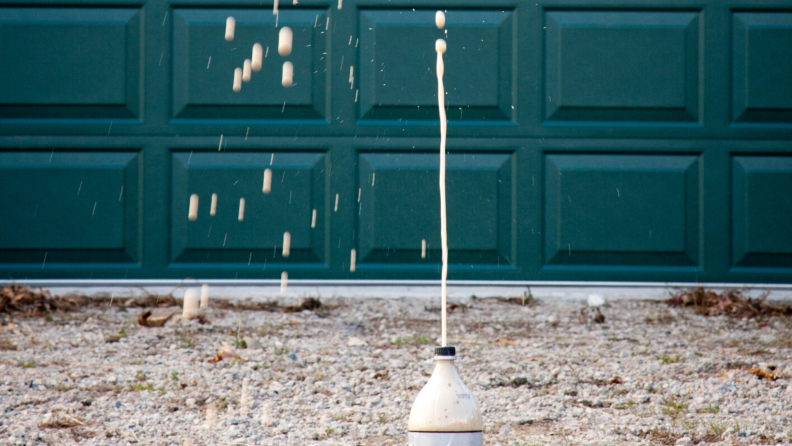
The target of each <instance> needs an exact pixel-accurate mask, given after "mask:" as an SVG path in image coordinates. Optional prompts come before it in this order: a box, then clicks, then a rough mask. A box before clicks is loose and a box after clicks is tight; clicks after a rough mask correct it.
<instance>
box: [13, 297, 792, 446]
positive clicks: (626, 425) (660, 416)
mask: <svg viewBox="0 0 792 446" xmlns="http://www.w3.org/2000/svg"><path fill="white" fill-rule="evenodd" d="M288 303H292V304H293V303H294V302H288ZM323 303H324V305H323V306H322V307H321V308H320V309H318V310H315V311H308V310H306V311H303V312H301V313H283V312H266V311H234V310H217V309H215V310H211V311H210V312H209V313H208V315H207V319H208V322H207V323H205V324H201V323H199V322H198V321H195V320H194V321H190V322H187V323H183V322H181V321H175V320H171V321H170V322H168V323H167V324H166V325H165V326H164V327H158V328H149V327H140V326H138V325H137V319H138V316H139V314H140V313H141V312H142V311H144V310H142V309H138V308H129V309H119V308H118V307H113V308H109V307H108V308H89V309H85V310H83V311H81V312H79V313H61V314H54V315H52V317H50V318H47V319H44V318H15V319H13V325H12V324H10V323H9V320H8V319H3V321H4V326H3V327H2V331H0V442H5V443H7V444H28V445H32V444H45V443H48V444H59V445H66V444H78V443H79V444H96V445H99V444H102V445H104V444H108V445H109V444H131V443H143V444H152V445H165V444H169V445H172V444H175V445H186V444H192V445H218V444H262V445H263V444H273V445H292V444H293V445H332V444H343V445H396V444H398V445H404V444H406V437H407V432H406V427H407V418H408V414H409V411H410V407H411V405H412V401H413V399H414V398H415V396H416V395H417V392H418V391H419V390H420V389H421V387H422V386H423V385H424V383H425V382H426V381H427V379H428V376H429V375H430V373H431V371H432V366H433V362H432V347H433V346H434V345H435V343H436V338H437V336H438V334H439V333H438V332H439V313H438V312H437V308H436V306H437V302H436V301H428V300H422V299H387V300H386V299H366V300H349V299H347V300H345V299H334V300H329V301H325V302H323ZM456 303H457V304H462V306H460V307H457V308H456V309H455V310H454V311H452V312H451V313H450V314H449V338H450V339H451V341H452V344H453V345H456V346H457V352H458V353H457V355H458V356H457V367H458V369H459V371H460V374H461V376H462V378H463V380H464V381H465V382H466V383H467V384H468V386H469V387H470V388H471V390H473V392H474V393H475V395H476V397H477V398H478V401H479V404H480V406H481V409H482V412H483V414H484V420H485V434H484V438H485V444H487V445H514V446H521V445H550V444H558V445H585V444H591V445H614V444H672V445H673V444H678V445H689V444H704V443H706V444H715V443H718V444H776V443H782V444H790V441H792V386H790V381H789V378H787V377H786V375H792V365H790V358H791V357H792V321H790V320H789V319H779V318H773V319H765V320H763V321H757V320H740V319H733V318H726V317H709V318H705V317H703V316H698V315H695V314H694V313H693V312H691V311H687V310H685V309H673V308H670V307H667V306H666V305H664V304H662V303H657V302H641V301H615V302H609V303H607V304H606V305H605V306H603V307H601V314H602V315H603V316H604V318H605V321H604V323H596V322H594V320H595V319H596V316H597V312H596V311H595V309H590V308H588V309H587V308H586V306H585V305H586V304H585V303H580V302H568V301H567V302H563V301H544V302H536V303H535V304H534V305H526V306H522V305H519V304H513V303H506V302H500V301H496V300H482V299H470V300H466V301H460V302H456ZM433 306H434V307H435V308H432V307H433ZM465 306H466V307H465ZM238 330H239V331H240V332H241V337H242V339H245V340H246V344H247V348H242V347H241V345H240V344H241V342H239V338H238V337H237V336H236V333H237V331H238ZM113 336H116V337H113ZM116 339H118V341H117V342H108V340H109V341H113V340H116ZM223 342H227V343H229V344H230V345H231V346H232V347H233V348H234V350H235V353H236V354H238V355H239V356H240V359H236V360H234V359H228V358H226V359H223V360H221V361H219V362H217V363H215V364H212V363H209V362H208V360H209V359H212V358H214V357H215V356H216V354H217V353H218V350H219V349H220V347H221V345H222V343H223ZM235 344H236V345H237V346H236V347H234V345H235ZM771 365H774V366H777V369H776V370H775V372H776V373H779V374H781V375H784V376H781V377H779V378H778V379H776V380H769V379H760V378H758V377H757V376H754V375H753V374H751V373H750V372H749V368H751V367H752V366H759V367H762V366H764V367H768V366H771ZM213 415H214V416H213Z"/></svg>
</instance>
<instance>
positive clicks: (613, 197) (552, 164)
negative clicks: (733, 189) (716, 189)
mask: <svg viewBox="0 0 792 446" xmlns="http://www.w3.org/2000/svg"><path fill="white" fill-rule="evenodd" d="M545 164H546V174H545V181H546V192H545V193H546V198H545V200H546V201H545V203H546V214H545V216H546V217H545V218H546V220H545V221H546V223H545V256H546V258H545V262H546V266H545V268H554V267H557V266H561V265H563V266H565V267H569V268H575V267H577V268H582V269H589V268H606V267H613V266H618V267H619V268H644V269H647V268H668V267H678V268H679V267H683V268H688V269H692V268H696V267H697V266H698V264H699V258H700V244H699V240H700V238H701V235H700V233H699V232H700V229H699V228H700V227H701V222H700V217H701V216H700V212H699V209H700V207H701V201H702V192H701V189H702V183H701V181H700V178H701V174H700V172H699V170H700V163H699V160H698V158H697V157H695V156H678V155H549V156H547V159H546V160H545Z"/></svg>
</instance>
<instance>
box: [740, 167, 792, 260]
mask: <svg viewBox="0 0 792 446" xmlns="http://www.w3.org/2000/svg"><path fill="white" fill-rule="evenodd" d="M732 169H733V170H732V176H733V191H732V194H733V199H732V200H733V201H732V212H733V228H732V237H733V243H734V246H733V250H732V252H733V254H732V255H733V266H735V267H752V268H792V230H790V229H791V228H792V223H791V222H792V201H790V197H792V158H790V157H788V156H736V157H734V158H733V160H732Z"/></svg>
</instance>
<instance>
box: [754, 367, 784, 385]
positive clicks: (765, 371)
mask: <svg viewBox="0 0 792 446" xmlns="http://www.w3.org/2000/svg"><path fill="white" fill-rule="evenodd" d="M748 373H750V374H752V375H756V376H757V377H758V378H759V379H766V380H768V381H775V380H776V379H778V378H781V375H780V374H779V373H778V370H777V369H776V366H774V365H769V366H767V367H751V368H750V369H749V370H748Z"/></svg>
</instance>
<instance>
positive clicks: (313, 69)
mask: <svg viewBox="0 0 792 446" xmlns="http://www.w3.org/2000/svg"><path fill="white" fill-rule="evenodd" d="M173 15H174V20H173V66H174V71H173V119H174V121H173V123H174V124H187V123H193V124H205V123H209V122H225V123H236V124H240V125H242V124H245V125H248V124H250V123H256V122H258V123H261V122H262V121H263V122H268V121H270V122H271V121H275V122H274V123H277V121H284V120H301V121H308V122H303V123H304V124H308V123H313V124H317V123H318V124H324V125H327V122H326V119H327V118H326V117H327V113H328V112H327V110H326V108H327V106H328V105H329V104H328V103H327V99H326V96H327V94H326V89H327V83H326V78H327V74H326V69H325V68H326V65H327V59H328V58H327V57H325V54H326V52H327V49H326V44H325V41H326V40H327V38H326V36H325V32H324V29H323V28H318V27H315V26H314V24H315V23H317V22H318V21H319V20H321V21H322V23H323V24H324V23H325V22H326V21H327V18H326V16H325V11H324V10H322V9H296V10H295V9H291V10H290V9H284V10H283V11H281V12H280V14H279V16H278V26H279V27H278V28H276V27H275V20H276V17H275V16H274V15H273V14H272V11H271V10H269V9H263V8H262V9H177V10H175V11H174V12H173ZM229 16H232V17H234V18H235V20H236V33H235V37H234V40H233V41H231V42H227V41H226V40H225V39H224V38H223V36H224V34H225V26H226V18H228V17H229ZM283 26H288V27H290V28H291V29H292V31H293V33H294V43H293V50H292V52H291V54H290V55H289V56H288V57H281V56H280V55H278V30H279V29H280V27H283ZM218 36H220V38H218ZM255 43H261V45H262V46H263V47H264V49H265V54H266V57H265V58H264V59H263V63H262V68H261V71H259V72H254V73H253V76H251V80H250V82H243V84H242V90H241V91H239V92H234V91H233V90H232V88H231V87H232V86H233V81H234V69H235V68H237V67H240V68H241V67H242V65H243V63H244V61H245V59H250V58H251V57H252V48H253V44H255ZM210 58H211V60H210ZM286 61H290V62H292V64H293V66H294V84H293V85H292V87H291V88H283V87H282V86H281V77H282V66H283V63H284V62H286ZM311 121H318V122H311Z"/></svg>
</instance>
